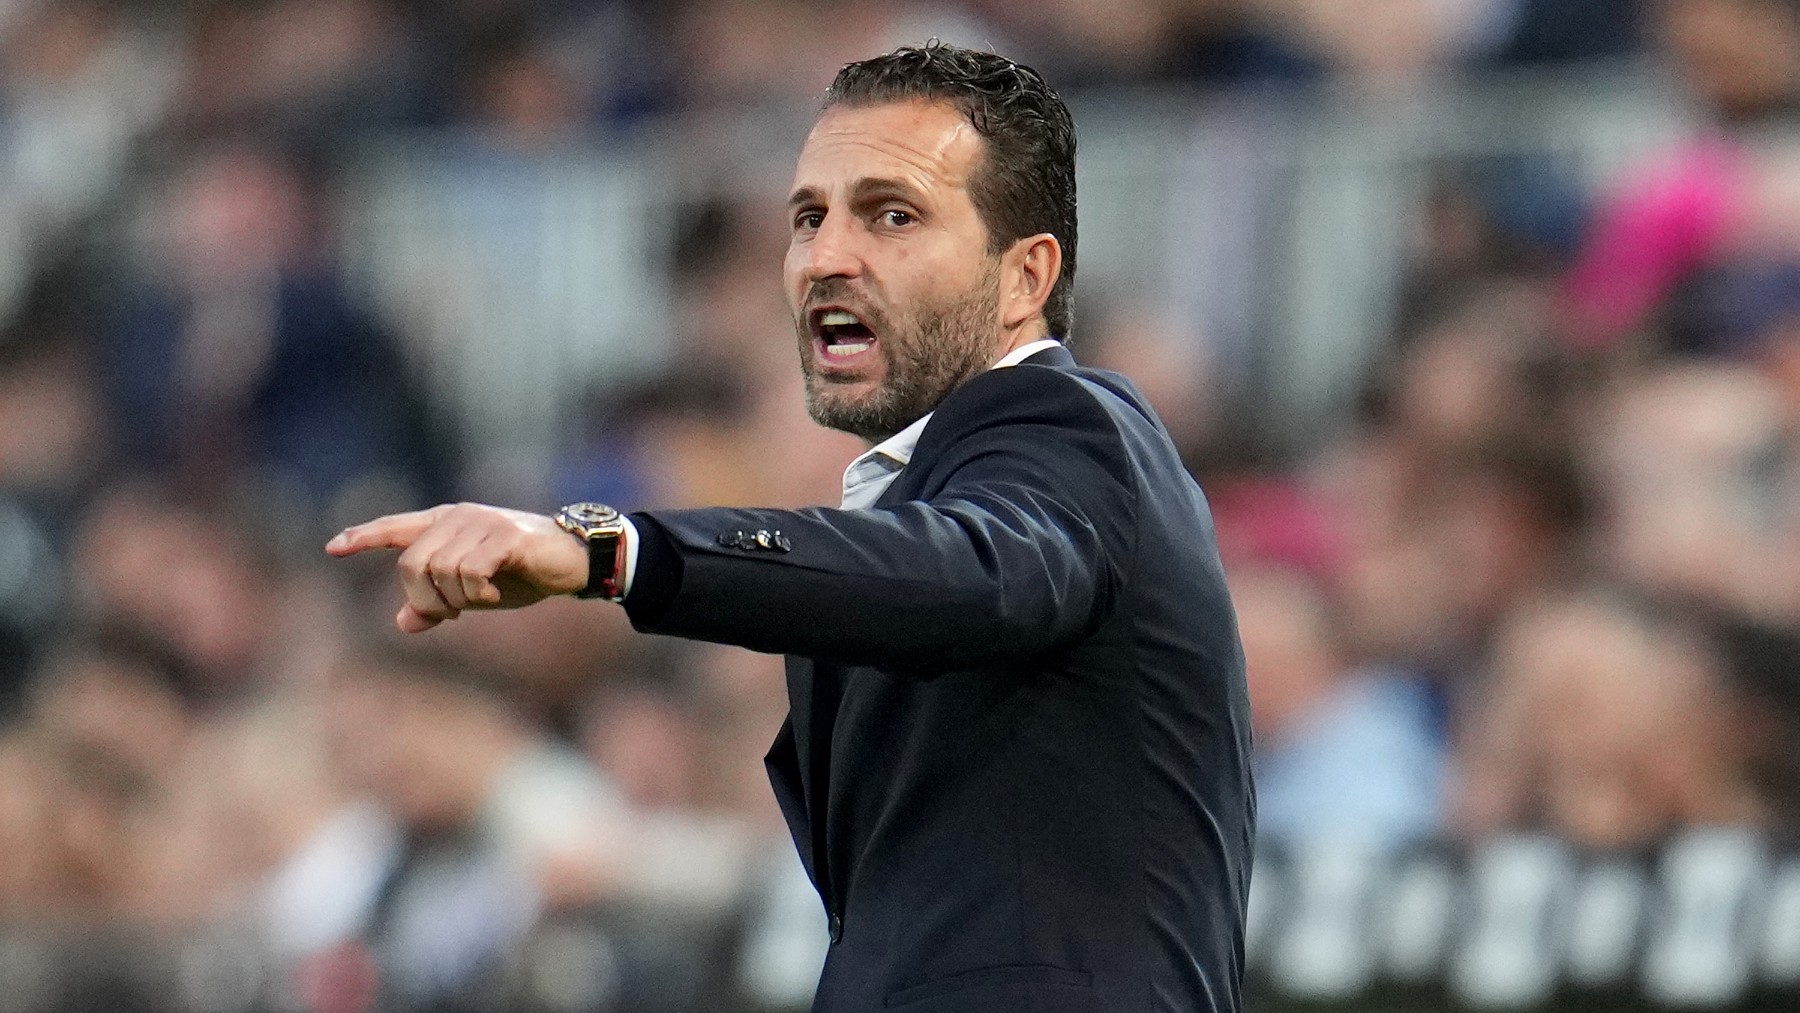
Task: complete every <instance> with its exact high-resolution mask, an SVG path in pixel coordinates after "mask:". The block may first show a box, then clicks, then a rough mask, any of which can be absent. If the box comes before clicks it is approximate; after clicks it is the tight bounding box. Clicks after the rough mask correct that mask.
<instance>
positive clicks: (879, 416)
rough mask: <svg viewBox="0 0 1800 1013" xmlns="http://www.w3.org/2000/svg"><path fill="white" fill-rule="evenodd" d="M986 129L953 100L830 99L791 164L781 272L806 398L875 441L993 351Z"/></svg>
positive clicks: (820, 415) (831, 420)
mask: <svg viewBox="0 0 1800 1013" xmlns="http://www.w3.org/2000/svg"><path fill="white" fill-rule="evenodd" d="M985 143H986V142H985V141H984V140H983V139H982V138H981V135H979V134H977V133H976V132H975V129H974V127H972V126H971V125H970V124H969V122H968V120H967V119H965V118H964V117H963V115H962V113H961V112H959V111H958V110H957V109H956V108H955V107H954V106H951V105H948V104H946V103H939V102H927V101H906V102H893V103H888V104H884V105H877V106H866V107H849V106H834V107H832V108H830V109H828V110H826V111H825V113H824V115H822V116H820V117H819V121H818V123H817V124H816V125H814V127H813V130H812V133H811V135H809V136H808V137H807V139H806V146H805V148H803V149H802V150H801V152H800V163H799V166H798V168H797V169H796V170H795V174H794V189H793V195H792V197H791V198H790V199H789V213H790V216H791V224H792V229H791V239H790V241H789V244H788V253H787V263H786V268H785V282H786V288H787V297H788V305H789V306H790V307H791V308H792V309H793V311H794V325H795V328H796V329H797V331H798V333H799V338H800V371H801V373H802V374H804V376H805V377H806V402H807V410H808V411H809V412H811V413H812V417H813V419H814V420H815V421H817V422H818V423H819V424H820V425H823V426H829V427H830V428H833V429H841V430H843V431H845V432H848V433H853V434H855V435H857V436H859V437H862V438H863V439H864V440H867V441H869V442H871V443H873V442H877V441H879V440H882V439H885V438H887V437H889V436H892V435H893V434H894V433H897V432H899V431H900V430H901V429H904V428H906V426H907V425H909V424H911V423H912V422H913V421H915V420H916V419H918V418H920V417H921V416H923V415H924V414H925V413H927V412H929V411H931V410H932V409H933V408H934V407H936V406H937V403H938V402H939V401H941V400H943V398H944V395H946V394H948V393H949V392H950V391H951V390H953V389H955V388H956V387H957V386H958V385H960V384H961V383H962V382H963V381H964V380H967V379H968V378H969V377H971V376H973V375H975V374H976V373H979V372H981V371H982V370H984V369H986V368H987V367H988V366H990V365H992V364H993V362H994V361H995V359H996V358H998V356H999V354H1000V345H1001V327H1000V264H999V259H998V258H997V257H995V256H993V255H991V254H990V253H989V252H988V248H987V243H988V236H987V229H986V227H985V226H984V225H983V224H982V222H981V219H980V216H979V215H978V214H977V213H976V211H975V205H974V203H973V201H972V200H971V199H970V197H969V191H968V183H969V177H970V174H971V173H972V172H973V171H974V170H975V168H976V167H977V166H978V165H979V164H980V161H981V156H982V152H983V147H984V145H985Z"/></svg>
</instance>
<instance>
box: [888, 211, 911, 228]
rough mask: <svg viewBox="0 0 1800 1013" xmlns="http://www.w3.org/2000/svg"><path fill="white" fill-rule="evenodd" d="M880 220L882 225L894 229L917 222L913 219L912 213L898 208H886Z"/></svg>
mask: <svg viewBox="0 0 1800 1013" xmlns="http://www.w3.org/2000/svg"><path fill="white" fill-rule="evenodd" d="M881 220H882V222H883V223H884V224H887V225H891V226H893V227H894V228H900V227H902V226H906V225H911V224H912V223H913V222H916V221H918V219H917V218H914V217H913V214H912V212H910V211H903V210H901V209H900V208H888V209H887V210H886V211H883V212H882V213H881Z"/></svg>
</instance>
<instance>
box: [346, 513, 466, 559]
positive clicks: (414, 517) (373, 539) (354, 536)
mask: <svg viewBox="0 0 1800 1013" xmlns="http://www.w3.org/2000/svg"><path fill="white" fill-rule="evenodd" d="M444 509H445V508H444V507H432V508H431V509H430V510H413V511H410V512H408V513H403V514H388V515H387V516H386V517H377V518H375V519H374V520H372V521H367V522H365V523H362V524H358V525H356V526H355V527H349V528H345V529H344V530H342V531H340V532H338V533H337V536H336V537H334V538H333V539H332V540H331V541H329V542H326V543H325V551H326V552H329V553H331V554H332V555H334V556H339V557H342V556H354V555H356V554H357V553H359V552H364V551H366V550H369V549H404V548H407V547H408V546H410V545H412V543H413V542H414V541H416V540H417V539H418V537H419V536H420V535H422V534H424V533H425V529H426V528H429V527H431V525H432V523H433V522H434V521H436V520H437V519H438V515H440V514H442V513H443V512H444Z"/></svg>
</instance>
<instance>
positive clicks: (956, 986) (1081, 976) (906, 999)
mask: <svg viewBox="0 0 1800 1013" xmlns="http://www.w3.org/2000/svg"><path fill="white" fill-rule="evenodd" d="M1093 985H1094V976H1093V974H1091V973H1089V972H1087V971H1071V970H1069V969H1068V968H1066V967H1054V966H1051V965H1049V964H1008V965H1006V966H1004V967H978V968H976V969H974V970H972V971H964V972H962V973H961V974H953V975H951V976H949V977H948V978H937V979H934V980H932V981H927V982H924V983H923V984H919V985H911V986H908V987H906V988H902V989H899V990H897V991H894V992H890V993H888V995H887V998H885V999H883V1000H882V1003H881V1005H882V1006H884V1007H885V1008H887V1009H900V1008H902V1007H917V1008H918V1009H917V1013H926V1010H925V1009H924V1006H925V1004H926V1003H927V1001H928V1000H931V999H941V998H955V999H960V1000H965V1001H969V1002H976V1001H977V1000H980V999H981V996H980V995H979V993H982V992H990V991H992V992H1004V993H1007V994H1015V995H1023V994H1027V993H1035V992H1037V991H1038V990H1040V989H1046V990H1051V991H1065V990H1069V989H1081V990H1083V991H1087V990H1091V989H1092V988H1093ZM965 993H968V994H967V995H965ZM994 998H998V996H995V997H994ZM932 1005H933V1007H935V1006H936V1004H935V1003H933V1004H932ZM946 1008H948V1007H946ZM970 1008H972V1009H973V1008H979V1009H1000V1008H1003V1007H1000V1006H996V1005H993V1004H991V1003H989V1002H987V1001H981V1002H980V1004H979V1005H977V1006H971V1007H970Z"/></svg>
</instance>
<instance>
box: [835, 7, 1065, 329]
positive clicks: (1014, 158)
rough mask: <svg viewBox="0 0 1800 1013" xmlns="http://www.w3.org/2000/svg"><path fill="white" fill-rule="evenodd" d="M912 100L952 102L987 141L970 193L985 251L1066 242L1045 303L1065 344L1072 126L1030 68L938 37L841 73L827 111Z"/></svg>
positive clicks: (1057, 99)
mask: <svg viewBox="0 0 1800 1013" xmlns="http://www.w3.org/2000/svg"><path fill="white" fill-rule="evenodd" d="M909 99H926V100H929V101H937V102H948V103H950V104H951V105H954V106H955V107H956V108H957V109H959V110H961V111H962V114H963V115H964V116H966V117H968V120H969V123H970V125H971V126H973V127H974V128H975V131H976V133H979V134H980V135H981V136H982V137H983V138H984V139H986V141H987V151H986V157H985V159H984V160H983V161H982V164H981V165H980V166H979V167H978V168H977V169H976V171H975V172H974V174H973V175H972V176H971V178H970V181H969V197H970V199H971V200H973V201H974V204H975V211H976V213H977V214H979V215H980V216H981V221H982V224H983V225H985V226H987V230H988V248H989V250H990V251H991V252H993V253H996V254H998V253H1000V252H1001V251H1004V250H1005V249H1007V248H1008V247H1010V246H1011V245H1012V244H1013V243H1015V242H1017V241H1019V240H1020V239H1023V238H1025V237H1026V236H1035V235H1037V234H1039V233H1041V232H1048V233H1049V234H1051V235H1053V236H1055V237H1056V240H1057V242H1058V243H1059V244H1061V246H1062V274H1061V276H1060V277H1058V278H1057V279H1056V284H1055V285H1054V286H1053V287H1052V288H1051V289H1050V297H1049V298H1048V299H1047V300H1045V302H1044V321H1045V323H1046V324H1048V325H1049V330H1050V333H1051V334H1052V335H1053V336H1055V337H1057V338H1059V339H1062V340H1065V341H1066V340H1068V337H1069V331H1070V328H1071V327H1072V325H1073V324H1074V322H1075V297H1074V292H1073V287H1074V281H1075V120H1074V118H1073V117H1072V116H1070V115H1069V107H1068V106H1066V105H1064V104H1063V100H1062V99H1061V98H1060V97H1059V96H1058V95H1057V94H1056V92H1055V91H1053V90H1052V89H1051V88H1050V85H1049V84H1048V83H1046V82H1045V81H1044V76H1043V75H1042V74H1039V73H1038V72H1037V71H1035V70H1032V69H1031V68H1030V67H1027V66H1025V65H1024V64H1021V63H1015V62H1014V61H1012V60H1008V59H1007V58H1006V57H1004V56H998V55H996V54H994V53H987V52H982V51H981V50H978V49H964V48H962V47H960V46H952V45H947V44H945V43H942V42H939V41H937V40H936V39H933V40H932V41H930V42H927V43H926V44H925V45H923V46H903V47H901V48H899V49H896V50H894V51H893V52H891V53H884V54H882V55H881V56H877V57H873V58H871V59H867V60H861V61H858V62H856V63H852V64H849V65H847V66H846V67H844V69H843V70H840V71H838V75H837V79H836V80H835V81H833V82H832V83H831V90H829V91H827V92H826V93H825V108H827V109H829V108H831V107H832V106H837V105H847V106H871V105H881V104H883V103H887V102H902V101H906V100H909Z"/></svg>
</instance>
